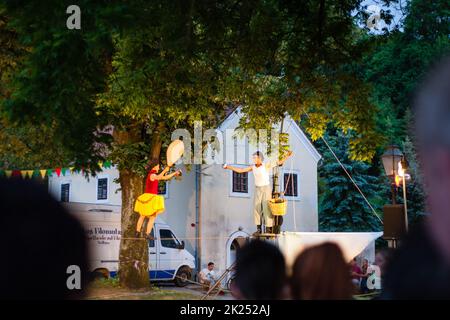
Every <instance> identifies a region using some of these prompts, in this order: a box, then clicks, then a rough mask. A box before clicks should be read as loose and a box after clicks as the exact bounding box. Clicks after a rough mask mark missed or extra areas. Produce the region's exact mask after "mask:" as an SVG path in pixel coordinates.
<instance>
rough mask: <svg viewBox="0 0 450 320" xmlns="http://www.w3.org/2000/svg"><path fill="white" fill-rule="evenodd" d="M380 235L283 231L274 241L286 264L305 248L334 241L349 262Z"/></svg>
mask: <svg viewBox="0 0 450 320" xmlns="http://www.w3.org/2000/svg"><path fill="white" fill-rule="evenodd" d="M382 235H383V232H283V233H281V234H280V235H279V236H278V237H277V240H276V242H277V243H278V247H279V248H280V250H281V251H282V252H283V254H284V256H285V258H286V262H287V264H288V265H292V263H293V262H294V260H295V258H296V257H297V256H298V255H299V254H300V253H301V252H302V251H303V250H304V249H305V248H308V247H310V246H314V245H318V244H321V243H324V242H333V243H336V244H337V245H338V246H339V247H340V248H341V250H342V252H343V254H344V258H345V259H346V261H349V262H350V261H351V260H352V259H353V258H354V257H356V256H357V255H359V254H360V253H361V252H362V251H363V250H364V249H365V248H366V247H367V246H368V245H369V244H370V243H372V241H374V240H376V239H378V238H379V237H381V236H382Z"/></svg>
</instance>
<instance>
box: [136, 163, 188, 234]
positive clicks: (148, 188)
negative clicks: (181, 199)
mask: <svg viewBox="0 0 450 320" xmlns="http://www.w3.org/2000/svg"><path fill="white" fill-rule="evenodd" d="M170 167H171V166H167V167H165V168H164V170H163V171H161V173H159V174H158V172H159V169H160V167H159V161H158V159H152V160H150V161H149V163H148V165H147V168H151V170H150V171H149V172H148V174H147V179H146V180H145V193H144V194H141V195H140V196H139V197H138V198H137V199H136V202H135V204H134V211H136V212H137V213H139V214H140V217H139V220H138V222H137V225H136V237H139V235H140V233H141V229H142V225H143V224H144V220H145V218H148V223H147V230H146V235H147V238H149V239H150V240H152V239H151V236H150V232H152V229H153V225H154V223H155V219H156V216H157V215H158V214H161V213H163V212H164V197H163V196H161V195H158V182H159V181H160V180H170V179H172V178H173V177H175V176H179V175H180V174H181V171H180V170H177V171H175V172H173V173H169V174H168V172H169V170H170Z"/></svg>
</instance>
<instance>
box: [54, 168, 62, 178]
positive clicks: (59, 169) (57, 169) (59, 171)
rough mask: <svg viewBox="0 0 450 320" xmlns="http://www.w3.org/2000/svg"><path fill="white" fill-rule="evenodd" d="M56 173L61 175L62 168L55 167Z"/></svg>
mask: <svg viewBox="0 0 450 320" xmlns="http://www.w3.org/2000/svg"><path fill="white" fill-rule="evenodd" d="M55 172H56V175H57V176H58V177H59V176H60V175H61V168H56V169H55Z"/></svg>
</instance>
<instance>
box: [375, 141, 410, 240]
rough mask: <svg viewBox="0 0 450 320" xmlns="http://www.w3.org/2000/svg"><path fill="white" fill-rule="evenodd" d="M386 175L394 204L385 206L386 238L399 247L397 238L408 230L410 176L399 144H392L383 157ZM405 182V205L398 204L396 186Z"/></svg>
mask: <svg viewBox="0 0 450 320" xmlns="http://www.w3.org/2000/svg"><path fill="white" fill-rule="evenodd" d="M381 159H382V161H383V167H384V170H385V172H386V175H387V176H388V177H389V178H390V180H391V191H392V205H391V206H390V205H386V206H384V208H383V210H384V213H385V215H384V219H385V226H384V230H385V237H386V238H385V239H386V240H388V245H389V247H394V248H395V247H397V240H398V239H399V237H400V236H401V235H402V234H403V232H407V231H408V208H407V200H406V180H408V179H409V178H410V176H409V174H407V173H406V170H407V169H408V162H407V161H406V159H405V156H404V155H403V153H402V152H401V151H400V149H399V148H398V147H397V146H394V145H391V146H388V147H387V148H386V151H385V152H384V154H383V155H382V157H381ZM400 182H402V183H403V206H401V205H397V204H396V188H397V187H398V186H400Z"/></svg>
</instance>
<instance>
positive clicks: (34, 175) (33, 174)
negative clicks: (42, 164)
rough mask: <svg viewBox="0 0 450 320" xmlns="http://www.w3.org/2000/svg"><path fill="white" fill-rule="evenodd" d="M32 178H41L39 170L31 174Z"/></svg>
mask: <svg viewBox="0 0 450 320" xmlns="http://www.w3.org/2000/svg"><path fill="white" fill-rule="evenodd" d="M31 176H32V177H33V178H36V177H38V176H39V170H33V172H32V173H31Z"/></svg>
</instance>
